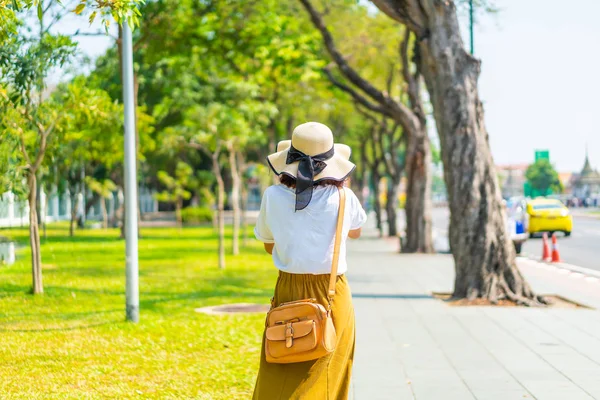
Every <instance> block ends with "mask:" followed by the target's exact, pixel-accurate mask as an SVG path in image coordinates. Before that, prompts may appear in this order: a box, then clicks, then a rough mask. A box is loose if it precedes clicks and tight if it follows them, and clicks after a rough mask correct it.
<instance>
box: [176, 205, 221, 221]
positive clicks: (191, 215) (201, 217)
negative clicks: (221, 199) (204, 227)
mask: <svg viewBox="0 0 600 400" xmlns="http://www.w3.org/2000/svg"><path fill="white" fill-rule="evenodd" d="M181 219H182V220H183V223H184V224H201V223H205V222H212V220H213V210H211V209H210V208H208V207H186V208H184V209H183V210H181Z"/></svg>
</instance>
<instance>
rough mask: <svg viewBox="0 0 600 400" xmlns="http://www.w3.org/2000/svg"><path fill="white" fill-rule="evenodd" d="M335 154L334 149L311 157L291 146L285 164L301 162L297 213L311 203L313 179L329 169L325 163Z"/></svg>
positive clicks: (297, 178) (297, 179)
mask: <svg viewBox="0 0 600 400" xmlns="http://www.w3.org/2000/svg"><path fill="white" fill-rule="evenodd" d="M333 154H334V148H333V147H332V148H331V149H330V150H329V151H326V152H325V153H321V154H317V155H315V156H309V155H307V154H304V153H303V152H301V151H300V150H298V149H296V148H294V146H290V150H289V151H288V155H287V159H286V160H285V163H286V164H291V163H293V162H296V161H299V163H298V175H297V176H296V211H298V210H304V209H305V208H306V206H308V203H310V200H311V199H312V194H313V186H314V182H313V179H314V177H315V175H319V174H320V173H321V172H323V170H324V169H325V167H327V163H326V162H325V161H326V160H329V159H330V158H331V157H333Z"/></svg>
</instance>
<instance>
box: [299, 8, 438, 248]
mask: <svg viewBox="0 0 600 400" xmlns="http://www.w3.org/2000/svg"><path fill="white" fill-rule="evenodd" d="M299 1H300V2H301V3H302V5H303V6H304V8H305V9H306V11H307V12H308V14H309V15H310V19H311V21H312V23H313V25H314V26H315V27H316V28H317V30H318V31H319V32H320V33H321V36H322V37H323V42H324V44H325V48H326V49H327V51H328V52H329V55H330V56H331V58H332V60H333V61H334V62H335V64H336V65H337V66H338V68H339V71H340V72H341V74H342V75H343V76H344V78H345V79H346V80H347V81H348V82H350V84H351V85H352V86H350V85H347V84H345V83H344V82H342V81H340V80H338V79H337V78H336V77H335V76H334V75H333V74H332V73H331V71H329V70H328V69H325V70H324V71H325V73H326V74H327V76H328V77H329V79H330V80H331V82H332V83H333V84H334V85H335V86H337V87H338V88H340V89H342V90H344V91H346V92H348V93H349V94H350V95H351V96H352V97H353V98H354V100H355V101H356V102H358V103H360V104H361V105H362V106H363V107H365V108H366V109H368V110H370V111H373V112H376V113H379V114H382V115H385V116H387V117H389V118H391V119H393V120H394V121H395V122H397V123H398V124H399V125H400V126H401V127H402V130H403V132H404V134H405V135H406V140H407V146H406V147H407V160H406V169H407V178H408V179H410V180H414V181H415V182H409V183H408V189H409V190H408V193H407V200H406V216H407V232H406V234H407V237H409V238H410V237H411V236H417V238H415V239H414V240H407V246H405V251H410V252H433V242H432V236H431V201H430V199H429V198H428V197H427V196H430V195H431V193H430V186H431V168H430V165H429V163H430V161H431V148H430V142H429V136H428V135H427V127H426V125H425V115H424V113H423V107H422V104H421V98H420V91H419V84H418V81H419V76H420V75H419V70H418V69H415V70H414V71H411V68H412V65H411V63H409V62H408V49H409V46H408V43H409V37H408V35H404V42H403V44H402V45H401V47H400V50H401V51H400V52H401V59H402V61H403V64H402V71H403V72H402V76H403V78H404V79H405V83H406V84H407V92H408V97H409V102H408V105H406V104H405V103H404V102H403V101H399V100H398V99H394V98H393V97H392V93H391V87H392V78H393V74H391V75H390V79H388V90H387V91H382V90H380V89H378V88H376V87H375V86H374V85H373V84H372V83H371V82H369V81H367V80H366V79H365V78H364V77H363V76H361V74H359V72H358V71H357V70H356V69H354V68H353V67H352V66H351V65H350V64H349V62H348V58H347V57H344V56H343V55H342V53H341V52H340V51H339V50H338V48H337V45H336V44H335V42H334V39H333V36H332V35H331V33H330V31H329V29H328V28H327V26H326V24H325V21H324V20H323V17H322V15H321V14H320V13H319V12H318V11H317V10H316V9H315V8H314V6H313V5H312V2H311V1H310V0H299ZM392 70H393V69H392ZM355 88H357V89H358V90H357V89H355ZM359 91H360V92H362V93H364V94H365V95H363V94H361V93H359ZM421 183H422V185H425V187H426V188H429V189H426V190H421ZM409 243H410V244H411V245H412V244H413V243H414V244H415V247H414V248H410V247H408V244H409Z"/></svg>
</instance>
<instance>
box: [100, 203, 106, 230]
mask: <svg viewBox="0 0 600 400" xmlns="http://www.w3.org/2000/svg"><path fill="white" fill-rule="evenodd" d="M100 209H101V210H102V229H108V211H107V210H106V199H105V198H104V197H100Z"/></svg>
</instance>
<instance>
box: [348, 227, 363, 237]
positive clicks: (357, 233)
mask: <svg viewBox="0 0 600 400" xmlns="http://www.w3.org/2000/svg"><path fill="white" fill-rule="evenodd" d="M361 230H362V228H358V229H353V230H351V231H350V232H348V237H349V238H350V239H358V238H359V237H360V234H361Z"/></svg>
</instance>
